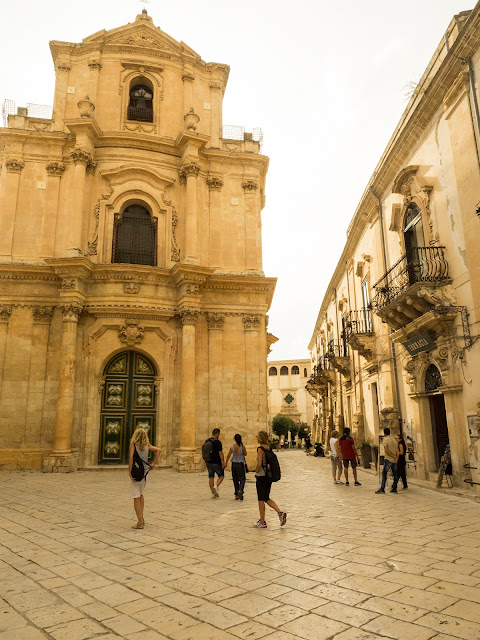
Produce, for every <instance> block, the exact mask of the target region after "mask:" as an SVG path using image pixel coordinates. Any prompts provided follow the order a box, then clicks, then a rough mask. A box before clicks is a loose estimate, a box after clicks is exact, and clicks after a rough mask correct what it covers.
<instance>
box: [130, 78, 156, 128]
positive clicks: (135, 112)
mask: <svg viewBox="0 0 480 640" xmlns="http://www.w3.org/2000/svg"><path fill="white" fill-rule="evenodd" d="M146 82H148V81H147V80H146V78H137V79H136V80H134V81H133V83H132V85H133V86H132V85H131V86H130V96H129V102H128V109H127V119H128V120H140V121H141V122H153V88H152V87H151V86H148V84H146Z"/></svg>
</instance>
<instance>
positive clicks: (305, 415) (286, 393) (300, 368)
mask: <svg viewBox="0 0 480 640" xmlns="http://www.w3.org/2000/svg"><path fill="white" fill-rule="evenodd" d="M310 375H311V363H310V360H308V359H306V360H272V361H271V362H268V363H267V394H268V397H267V401H268V424H269V425H271V422H272V419H273V418H274V417H275V416H278V415H282V416H287V417H288V418H291V419H292V420H293V421H294V422H295V423H298V422H305V423H306V424H308V426H309V427H310V429H313V428H314V426H315V425H314V420H313V417H314V416H313V400H312V398H311V396H310V394H309V393H308V392H307V390H306V389H305V384H306V383H307V381H308V379H309V377H310Z"/></svg>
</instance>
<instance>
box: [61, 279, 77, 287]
mask: <svg viewBox="0 0 480 640" xmlns="http://www.w3.org/2000/svg"><path fill="white" fill-rule="evenodd" d="M76 288H77V279H76V278H63V280H62V289H76Z"/></svg>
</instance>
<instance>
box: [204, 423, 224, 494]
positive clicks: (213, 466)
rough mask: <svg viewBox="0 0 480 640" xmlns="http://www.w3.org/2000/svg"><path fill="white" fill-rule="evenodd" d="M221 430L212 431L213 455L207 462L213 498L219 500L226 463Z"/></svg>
mask: <svg viewBox="0 0 480 640" xmlns="http://www.w3.org/2000/svg"><path fill="white" fill-rule="evenodd" d="M219 437H220V429H214V430H213V431H212V437H211V438H210V440H211V441H212V454H211V456H210V460H209V461H208V462H207V470H208V484H209V486H210V491H211V492H212V498H219V497H220V494H219V493H218V488H219V486H220V485H221V484H222V482H223V478H224V471H223V470H224V468H225V462H224V458H223V451H222V443H221V442H220V440H219ZM215 474H217V486H215Z"/></svg>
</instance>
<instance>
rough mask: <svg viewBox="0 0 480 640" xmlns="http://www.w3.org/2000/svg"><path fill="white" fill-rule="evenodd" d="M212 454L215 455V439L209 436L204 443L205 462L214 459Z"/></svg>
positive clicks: (203, 454) (203, 455)
mask: <svg viewBox="0 0 480 640" xmlns="http://www.w3.org/2000/svg"><path fill="white" fill-rule="evenodd" d="M212 455H213V439H212V438H208V439H207V440H205V442H204V443H203V444H202V458H203V459H204V460H205V462H210V461H211V460H212Z"/></svg>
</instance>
